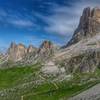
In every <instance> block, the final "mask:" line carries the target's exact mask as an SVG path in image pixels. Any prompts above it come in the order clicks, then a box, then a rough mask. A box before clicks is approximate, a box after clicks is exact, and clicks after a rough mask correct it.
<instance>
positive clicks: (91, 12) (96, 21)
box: [67, 7, 100, 46]
mask: <svg viewBox="0 0 100 100" xmlns="http://www.w3.org/2000/svg"><path fill="white" fill-rule="evenodd" d="M99 32H100V9H99V8H93V9H91V8H90V7H87V8H85V9H84V11H83V14H82V16H81V18H80V22H79V25H78V28H77V29H76V30H75V32H74V35H73V36H72V39H71V40H70V41H69V42H68V44H67V46H70V45H72V44H75V43H77V42H79V41H80V40H82V39H84V38H88V37H92V36H94V35H96V34H97V33H99Z"/></svg>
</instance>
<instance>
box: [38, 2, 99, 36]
mask: <svg viewBox="0 0 100 100" xmlns="http://www.w3.org/2000/svg"><path fill="white" fill-rule="evenodd" d="M66 2H67V1H66ZM50 4H51V5H52V3H50ZM54 5H55V6H54ZM70 5H71V6H70V7H69V6H66V5H58V4H56V3H55V4H54V3H53V8H51V9H50V11H51V12H52V14H51V15H49V16H44V15H39V14H38V17H40V18H41V19H42V20H43V21H44V22H45V23H46V24H47V25H46V26H45V27H44V30H45V31H46V32H49V33H56V34H59V35H72V34H73V32H74V30H75V29H76V28H77V26H78V23H79V19H80V16H81V15H82V11H83V9H84V8H85V7H88V6H90V7H96V6H99V5H100V1H99V0H95V1H94V0H88V1H87V0H79V1H76V2H75V3H72V2H70Z"/></svg>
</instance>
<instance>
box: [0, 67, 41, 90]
mask: <svg viewBox="0 0 100 100" xmlns="http://www.w3.org/2000/svg"><path fill="white" fill-rule="evenodd" d="M38 69H39V66H38V65H33V66H30V67H28V66H27V67H16V68H10V69H5V70H4V69H2V70H0V90H1V89H4V88H10V87H13V86H16V85H19V84H22V83H24V82H25V81H26V80H27V79H26V78H27V77H28V76H29V75H33V76H34V75H35V72H36V71H38Z"/></svg>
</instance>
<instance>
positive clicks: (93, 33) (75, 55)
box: [54, 7, 100, 73]
mask: <svg viewBox="0 0 100 100" xmlns="http://www.w3.org/2000/svg"><path fill="white" fill-rule="evenodd" d="M54 59H55V61H56V62H57V63H59V64H60V66H64V67H65V69H66V72H67V73H74V72H77V71H78V72H94V71H95V70H96V69H97V68H100V67H99V66H100V9H99V8H93V9H90V8H89V7H88V8H85V9H84V11H83V14H82V16H81V18H80V23H79V26H78V28H77V29H76V30H75V33H74V34H73V36H72V39H71V40H70V41H69V43H68V44H67V46H66V47H65V48H63V49H61V51H60V52H59V53H56V54H55V57H54Z"/></svg>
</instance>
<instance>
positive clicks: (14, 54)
mask: <svg viewBox="0 0 100 100" xmlns="http://www.w3.org/2000/svg"><path fill="white" fill-rule="evenodd" d="M26 53H27V48H26V47H25V46H24V45H23V44H18V45H17V44H15V43H11V45H10V47H9V49H8V55H9V60H11V61H18V60H21V59H22V58H23V56H24V55H25V54H26Z"/></svg>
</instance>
